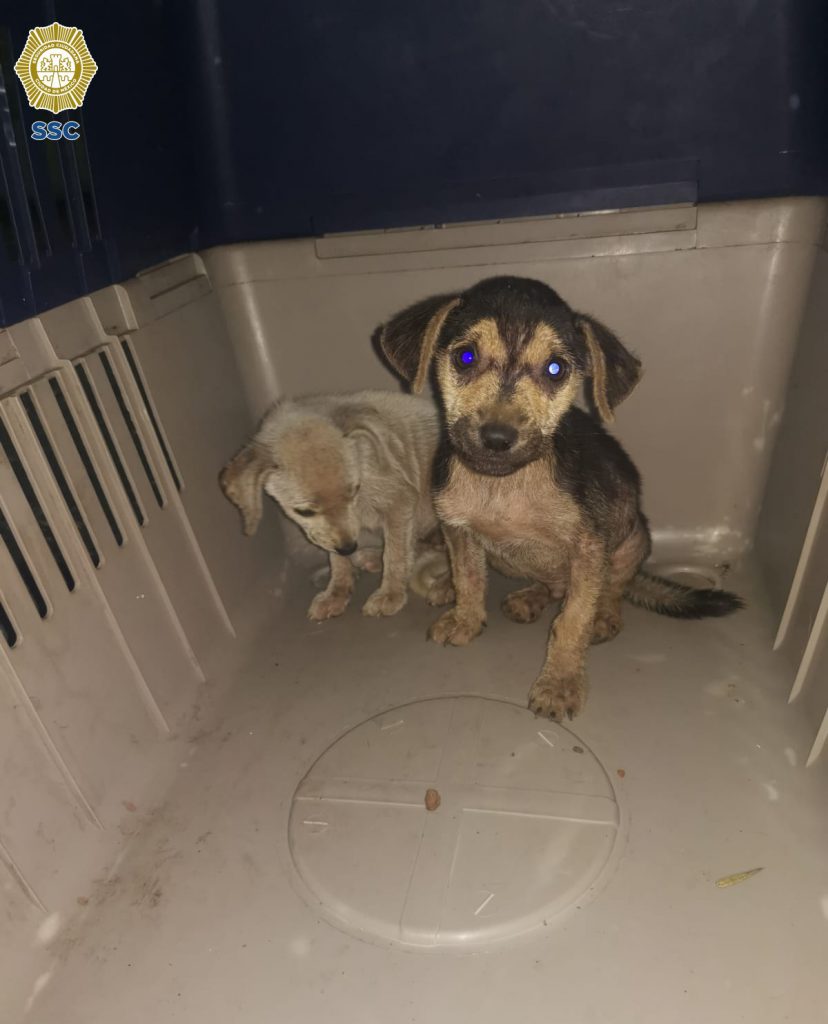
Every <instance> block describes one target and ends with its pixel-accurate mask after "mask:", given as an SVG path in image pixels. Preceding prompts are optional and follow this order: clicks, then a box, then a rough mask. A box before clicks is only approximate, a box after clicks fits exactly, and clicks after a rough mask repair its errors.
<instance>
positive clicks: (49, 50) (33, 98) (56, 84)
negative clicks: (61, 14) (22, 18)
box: [14, 21, 98, 114]
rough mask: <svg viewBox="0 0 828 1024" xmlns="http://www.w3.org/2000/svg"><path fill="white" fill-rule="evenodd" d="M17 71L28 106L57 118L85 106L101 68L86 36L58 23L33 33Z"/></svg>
mask: <svg viewBox="0 0 828 1024" xmlns="http://www.w3.org/2000/svg"><path fill="white" fill-rule="evenodd" d="M14 70H15V71H16V72H17V77H18V78H19V79H20V81H21V82H22V83H23V88H24V89H25V90H26V96H27V97H28V99H29V106H30V107H34V108H35V109H36V110H51V111H52V113H53V114H57V113H59V112H60V111H61V110H73V109H74V108H75V107H79V106H80V105H81V104H82V103H83V98H84V96H85V95H86V90H87V89H88V88H89V83H90V82H91V81H92V76H93V75H94V74H95V72H96V71H97V70H98V65H97V64H96V63H95V61H94V60H92V54H91V53H90V52H89V48H88V47H87V45H86V40H85V39H84V38H83V32H81V30H80V29H78V28H70V27H68V26H66V25H61V24H60V23H59V22H57V21H55V22H53V23H52V24H51V25H42V26H41V27H40V28H33V29H32V30H31V32H30V33H29V38H28V39H27V40H26V45H25V46H24V47H23V52H22V53H21V54H20V59H19V60H18V62H17V63H16V64H15V65H14Z"/></svg>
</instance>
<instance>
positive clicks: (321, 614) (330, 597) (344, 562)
mask: <svg viewBox="0 0 828 1024" xmlns="http://www.w3.org/2000/svg"><path fill="white" fill-rule="evenodd" d="M353 589H354V569H353V566H352V565H351V562H350V560H349V559H348V558H345V557H343V556H342V555H335V554H332V555H331V578H330V581H329V583H328V585H327V587H325V589H324V590H323V591H322V593H321V594H317V595H316V597H315V598H314V599H313V600H312V601H311V605H310V608H308V618H309V619H310V620H311V621H312V622H322V620H323V619H332V618H334V617H335V616H337V615H341V614H342V613H343V612H344V611H345V609H346V608H347V607H348V602H349V601H350V600H351V591H352V590H353Z"/></svg>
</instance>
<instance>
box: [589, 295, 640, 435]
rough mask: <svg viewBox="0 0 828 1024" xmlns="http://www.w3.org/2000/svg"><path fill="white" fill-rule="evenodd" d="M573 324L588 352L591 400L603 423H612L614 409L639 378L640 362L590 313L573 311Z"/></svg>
mask: <svg viewBox="0 0 828 1024" xmlns="http://www.w3.org/2000/svg"><path fill="white" fill-rule="evenodd" d="M575 326H576V328H577V329H578V331H580V333H581V336H582V337H583V339H584V341H585V342H586V346H587V351H588V352H589V377H590V392H591V393H589V394H588V397H589V399H590V404H591V405H592V408H593V410H594V411H595V412H597V413H598V415H599V416H600V417H601V419H602V420H603V421H604V422H605V423H611V422H612V420H613V413H612V411H613V409H614V408H615V407H616V405H620V404H621V402H623V401H624V399H625V398H626V397H627V395H629V393H630V392H631V391H632V389H633V388H634V387H635V386H636V384H637V383H638V382H639V380H640V379H641V362H640V360H638V359H636V357H635V356H634V355H633V354H632V352H628V351H627V349H626V348H624V346H623V345H622V344H621V342H620V341H619V340H618V338H616V336H615V335H614V334H613V333H612V331H610V330H609V328H607V327H604V325H603V324H602V323H600V322H599V321H598V320H595V319H593V317H591V316H585V315H584V314H583V313H576V314H575Z"/></svg>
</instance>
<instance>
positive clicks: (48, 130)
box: [32, 121, 80, 142]
mask: <svg viewBox="0 0 828 1024" xmlns="http://www.w3.org/2000/svg"><path fill="white" fill-rule="evenodd" d="M79 128H80V125H79V124H78V122H77V121H66V122H65V123H62V122H60V121H49V122H48V124H47V123H46V121H35V122H34V124H33V125H32V138H33V139H34V140H35V142H43V140H44V139H48V140H49V141H50V142H57V141H58V139H69V141H70V142H74V141H75V140H76V139H79V138H80V132H79V131H78V129H79Z"/></svg>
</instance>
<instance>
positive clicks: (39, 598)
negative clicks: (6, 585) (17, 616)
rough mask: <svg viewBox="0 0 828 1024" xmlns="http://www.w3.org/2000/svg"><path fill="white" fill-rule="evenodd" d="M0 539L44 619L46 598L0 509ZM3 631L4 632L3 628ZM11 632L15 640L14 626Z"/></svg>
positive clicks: (46, 612) (47, 612)
mask: <svg viewBox="0 0 828 1024" xmlns="http://www.w3.org/2000/svg"><path fill="white" fill-rule="evenodd" d="M0 539H2V541H3V543H4V544H5V545H6V548H7V550H8V552H9V554H10V555H11V560H12V561H13V562H14V564H15V566H16V568H17V571H18V572H19V573H20V579H21V580H23V585H24V586H25V588H26V590H28V591H29V596H30V597H31V599H32V604H33V605H34V606H35V608H36V609H37V614H38V615H39V616H40V617H41V619H45V618H46V616H47V615H48V614H49V608H48V605H47V604H46V600H45V598H44V597H43V594H42V592H41V590H40V587H39V586H38V585H37V580H36V579H35V578H34V574H33V573H32V570H31V569H30V568H29V563H28V562H27V561H26V558H25V556H24V555H23V552H22V551H21V550H20V545H19V544H18V543H17V538H16V537H15V535H14V534H13V533H12V528H11V526H9V522H8V520H7V519H6V517H5V516H4V515H3V513H2V511H0ZM10 625H11V624H10ZM3 632H4V634H5V629H4V631H3ZM12 633H14V636H15V640H16V638H17V633H15V631H14V627H12Z"/></svg>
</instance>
